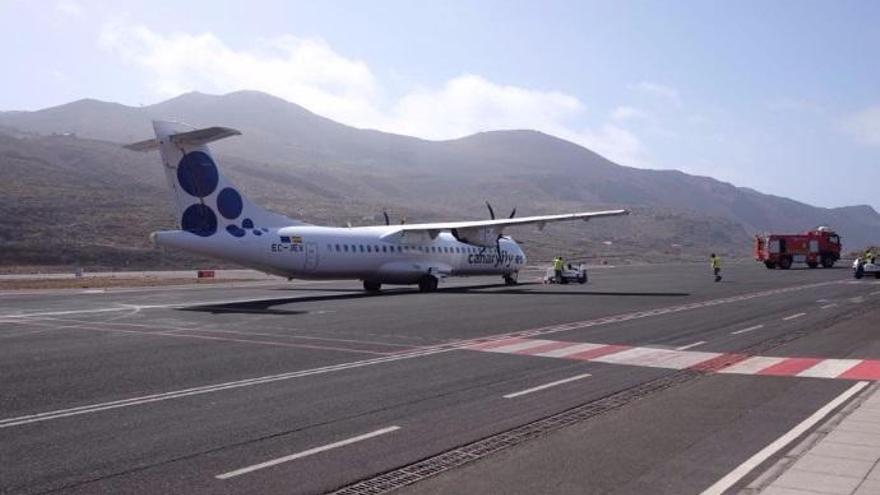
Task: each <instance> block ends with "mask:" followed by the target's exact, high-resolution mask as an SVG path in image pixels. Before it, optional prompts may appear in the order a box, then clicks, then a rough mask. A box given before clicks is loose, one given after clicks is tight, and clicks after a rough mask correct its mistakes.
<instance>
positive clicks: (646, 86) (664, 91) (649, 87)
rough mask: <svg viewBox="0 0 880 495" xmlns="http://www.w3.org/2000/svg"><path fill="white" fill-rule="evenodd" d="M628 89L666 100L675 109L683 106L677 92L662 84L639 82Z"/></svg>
mask: <svg viewBox="0 0 880 495" xmlns="http://www.w3.org/2000/svg"><path fill="white" fill-rule="evenodd" d="M629 89H631V90H633V91H638V92H639V93H643V94H646V95H649V96H653V97H656V98H661V99H664V100H667V101H669V102H670V103H672V104H673V105H675V106H677V107H681V106H683V102H682V100H681V96H680V95H679V94H678V90H676V89H675V88H672V87H670V86H666V85H664V84H660V83H656V82H652V81H641V82H638V83H636V84H630V85H629Z"/></svg>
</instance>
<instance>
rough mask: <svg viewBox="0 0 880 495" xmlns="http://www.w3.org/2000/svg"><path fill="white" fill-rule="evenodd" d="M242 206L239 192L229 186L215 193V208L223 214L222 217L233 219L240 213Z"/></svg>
mask: <svg viewBox="0 0 880 495" xmlns="http://www.w3.org/2000/svg"><path fill="white" fill-rule="evenodd" d="M243 208H244V202H243V201H242V200H241V194H239V193H238V191H236V190H235V189H233V188H231V187H225V188H223V189H222V190H221V191H220V194H218V195H217V210H218V211H219V212H220V214H221V215H223V218H226V219H229V220H235V219H236V218H238V216H239V215H241V210H242V209H243Z"/></svg>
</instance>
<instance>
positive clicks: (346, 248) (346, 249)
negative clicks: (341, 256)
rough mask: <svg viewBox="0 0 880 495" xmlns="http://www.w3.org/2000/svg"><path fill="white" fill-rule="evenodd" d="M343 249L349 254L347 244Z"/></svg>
mask: <svg viewBox="0 0 880 495" xmlns="http://www.w3.org/2000/svg"><path fill="white" fill-rule="evenodd" d="M342 247H344V248H345V252H346V253H347V252H348V244H346V245H344V246H342Z"/></svg>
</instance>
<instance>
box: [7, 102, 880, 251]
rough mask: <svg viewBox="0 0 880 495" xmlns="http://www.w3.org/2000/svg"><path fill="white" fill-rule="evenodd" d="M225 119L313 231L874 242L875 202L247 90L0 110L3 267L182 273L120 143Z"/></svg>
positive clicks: (139, 159)
mask: <svg viewBox="0 0 880 495" xmlns="http://www.w3.org/2000/svg"><path fill="white" fill-rule="evenodd" d="M154 118H158V119H173V120H181V121H185V122H188V123H190V124H192V125H195V126H210V125H224V126H229V127H235V128H238V129H240V130H241V131H242V132H243V135H242V136H241V137H237V138H233V139H229V140H225V141H222V142H219V143H216V146H215V150H216V152H217V153H218V155H220V160H221V162H222V166H223V167H224V168H225V169H228V171H229V173H230V175H231V176H232V178H233V180H234V181H235V182H238V183H240V186H241V187H242V188H243V189H244V190H245V191H247V192H248V194H249V195H250V196H253V197H254V199H255V200H257V201H259V202H261V203H263V204H265V205H266V206H268V207H270V208H273V209H276V210H279V211H282V212H285V213H288V214H290V215H292V216H295V217H297V218H301V219H303V220H305V221H309V222H314V223H331V224H338V225H339V224H343V225H344V224H345V223H346V222H352V223H354V224H365V223H374V222H376V221H377V220H380V219H381V211H382V209H383V208H388V209H389V210H390V212H391V213H392V214H393V215H397V216H400V215H406V216H407V217H408V219H409V220H410V221H428V220H441V219H443V220H449V219H457V218H480V217H483V216H485V210H484V209H483V207H482V202H483V200H484V199H489V200H490V201H492V202H493V204H494V205H495V206H496V210H501V209H508V211H509V208H512V207H514V206H516V207H517V208H518V211H519V212H520V214H537V213H549V212H558V211H569V210H583V209H592V208H605V207H614V206H626V207H629V208H633V209H634V210H635V214H634V215H633V216H632V217H630V218H628V219H625V220H605V221H596V222H594V223H591V224H589V225H588V226H586V227H584V226H582V225H580V224H577V225H567V226H548V228H547V230H546V232H545V233H543V234H537V233H535V232H532V231H516V232H514V234H515V235H516V237H517V238H518V239H522V240H523V241H524V242H525V243H526V245H527V252H529V254H532V255H533V257H534V256H537V257H546V256H550V255H552V254H556V252H558V251H563V253H564V254H567V255H568V256H585V255H593V256H600V257H603V258H604V257H613V256H622V257H626V258H641V259H647V260H649V261H650V260H652V259H668V258H669V257H677V256H705V253H706V251H707V250H709V249H712V250H717V251H721V252H727V253H730V254H734V255H743V256H744V255H747V254H748V251H749V248H750V240H751V236H752V235H753V234H754V233H756V232H759V231H787V232H797V231H801V230H805V229H809V228H812V227H815V226H816V225H829V226H832V227H833V228H835V229H836V230H837V231H838V232H840V233H841V235H842V237H843V238H844V242H845V244H846V247H847V248H852V249H855V248H857V247H862V246H864V245H868V244H880V215H878V214H877V212H876V211H874V210H873V209H872V208H871V207H869V206H849V207H844V208H830V209H829V208H818V207H813V206H810V205H807V204H804V203H800V202H797V201H794V200H790V199H786V198H781V197H777V196H772V195H767V194H762V193H760V192H757V191H754V190H751V189H747V188H740V187H735V186H733V185H731V184H727V183H724V182H720V181H717V180H714V179H711V178H708V177H696V176H691V175H687V174H684V173H682V172H678V171H671V170H643V169H636V168H631V167H624V166H620V165H617V164H615V163H613V162H611V161H609V160H606V159H605V158H603V157H602V156H600V155H598V154H596V153H594V152H592V151H590V150H588V149H586V148H583V147H581V146H578V145H576V144H573V143H571V142H568V141H564V140H561V139H558V138H555V137H553V136H549V135H547V134H543V133H540V132H535V131H527V130H518V131H494V132H484V133H479V134H475V135H472V136H467V137H464V138H461V139H455V140H448V141H427V140H422V139H417V138H412V137H408V136H402V135H396V134H389V133H383V132H379V131H375V130H365V129H356V128H353V127H349V126H345V125H343V124H340V123H337V122H334V121H332V120H329V119H326V118H324V117H321V116H319V115H316V114H314V113H312V112H310V111H308V110H306V109H305V108H303V107H301V106H299V105H296V104H293V103H290V102H287V101H284V100H282V99H279V98H276V97H274V96H271V95H267V94H264V93H259V92H254V91H241V92H236V93H230V94H227V95H223V96H214V95H206V94H201V93H187V94H184V95H181V96H179V97H176V98H173V99H171V100H167V101H164V102H161V103H158V104H155V105H150V106H144V107H129V106H125V105H120V104H116V103H107V102H101V101H97V100H79V101H76V102H72V103H69V104H66V105H61V106H58V107H53V108H48V109H45V110H40V111H36V112H0V174H2V175H0V178H2V179H3V181H2V183H0V192H2V194H3V197H4V198H7V199H6V201H4V202H2V204H0V215H3V218H5V219H7V220H8V221H5V222H3V223H0V245H2V246H3V247H4V248H5V249H4V250H3V254H2V255H0V266H11V265H15V264H31V265H34V264H40V265H51V264H58V263H71V262H80V263H86V264H89V265H95V264H101V263H105V264H106V265H112V266H116V265H120V264H125V263H128V265H129V266H147V265H152V264H156V263H160V264H168V265H178V266H179V265H181V264H188V263H192V262H194V261H195V260H194V259H190V258H186V257H182V256H180V255H177V254H170V253H161V252H159V251H156V250H155V249H153V248H151V247H150V246H149V245H148V244H147V243H146V239H147V234H148V233H149V231H151V230H157V229H160V228H172V227H173V226H174V218H173V215H172V214H171V212H170V209H169V206H168V205H167V204H166V203H167V201H166V200H165V199H166V197H167V196H166V194H167V192H166V191H165V185H164V177H163V176H162V173H161V167H160V166H159V163H158V160H157V158H156V156H154V155H151V154H146V155H145V154H138V153H133V152H129V151H126V150H123V149H121V148H120V147H119V146H118V144H119V143H127V142H133V141H138V140H141V139H145V138H148V137H150V136H151V135H152V130H151V125H150V121H151V120H152V119H154Z"/></svg>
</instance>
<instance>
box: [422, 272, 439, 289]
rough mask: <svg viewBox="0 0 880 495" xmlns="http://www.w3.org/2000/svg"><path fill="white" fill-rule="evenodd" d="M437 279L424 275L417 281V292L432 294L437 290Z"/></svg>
mask: <svg viewBox="0 0 880 495" xmlns="http://www.w3.org/2000/svg"><path fill="white" fill-rule="evenodd" d="M437 282H438V280H437V277H435V276H433V275H425V276H424V277H422V278H420V279H419V292H434V291H435V290H437Z"/></svg>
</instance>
